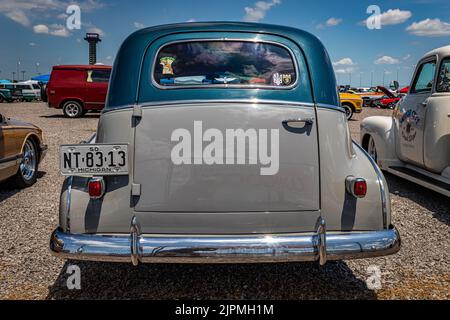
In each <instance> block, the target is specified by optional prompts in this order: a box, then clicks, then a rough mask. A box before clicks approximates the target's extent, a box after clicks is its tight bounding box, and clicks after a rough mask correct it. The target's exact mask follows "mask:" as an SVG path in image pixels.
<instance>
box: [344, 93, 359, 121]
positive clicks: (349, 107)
mask: <svg viewBox="0 0 450 320" xmlns="http://www.w3.org/2000/svg"><path fill="white" fill-rule="evenodd" d="M339 97H340V98H341V106H342V108H344V109H345V113H346V114H347V120H350V119H351V118H352V117H353V113H360V112H362V106H363V102H364V100H363V99H362V98H361V97H360V96H358V95H356V94H353V93H348V92H341V93H339Z"/></svg>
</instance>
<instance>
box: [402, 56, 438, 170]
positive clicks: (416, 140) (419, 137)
mask: <svg viewBox="0 0 450 320" xmlns="http://www.w3.org/2000/svg"><path fill="white" fill-rule="evenodd" d="M435 75H436V58H434V57H433V58H431V59H430V58H428V59H426V60H424V61H421V62H420V63H419V65H418V67H417V69H416V73H415V76H414V80H413V84H412V86H411V89H410V92H409V94H408V95H407V96H406V97H405V98H404V99H403V100H402V101H401V102H400V105H399V109H398V111H397V112H396V113H395V114H394V118H395V122H396V130H397V155H398V157H399V158H400V159H401V160H403V161H405V162H408V163H411V164H414V165H416V166H419V167H423V166H424V132H425V123H426V113H427V104H428V100H429V98H430V96H431V94H432V91H433V87H434V81H435Z"/></svg>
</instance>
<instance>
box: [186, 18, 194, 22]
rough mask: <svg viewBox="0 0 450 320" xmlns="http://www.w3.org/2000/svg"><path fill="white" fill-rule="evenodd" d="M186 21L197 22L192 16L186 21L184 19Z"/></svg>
mask: <svg viewBox="0 0 450 320" xmlns="http://www.w3.org/2000/svg"><path fill="white" fill-rule="evenodd" d="M186 22H197V20H196V19H194V18H191V19H189V20H188V21H186Z"/></svg>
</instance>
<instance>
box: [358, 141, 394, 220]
mask: <svg viewBox="0 0 450 320" xmlns="http://www.w3.org/2000/svg"><path fill="white" fill-rule="evenodd" d="M352 141H353V144H354V145H356V147H357V148H358V149H359V150H361V152H363V153H364V154H365V155H366V156H367V158H368V159H369V161H370V163H371V164H372V166H373V168H374V169H375V172H376V174H377V182H378V185H379V186H380V194H381V207H382V215H383V226H384V228H386V229H387V228H388V223H387V216H388V214H389V213H388V201H389V200H388V197H389V196H388V194H387V192H386V188H385V186H384V182H383V181H384V176H383V173H382V172H381V169H380V167H378V164H377V163H376V162H375V160H374V159H373V158H372V157H371V156H370V155H369V154H368V153H367V151H366V150H364V148H363V147H361V146H360V145H359V144H358V143H357V142H356V141H355V140H352Z"/></svg>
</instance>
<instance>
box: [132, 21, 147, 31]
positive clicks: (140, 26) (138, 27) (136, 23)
mask: <svg viewBox="0 0 450 320" xmlns="http://www.w3.org/2000/svg"><path fill="white" fill-rule="evenodd" d="M133 25H134V27H135V28H136V29H142V28H145V24H143V23H142V22H137V21H135V22H134V23H133Z"/></svg>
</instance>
